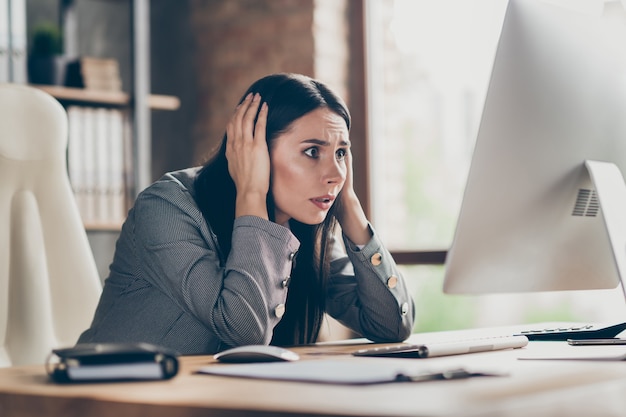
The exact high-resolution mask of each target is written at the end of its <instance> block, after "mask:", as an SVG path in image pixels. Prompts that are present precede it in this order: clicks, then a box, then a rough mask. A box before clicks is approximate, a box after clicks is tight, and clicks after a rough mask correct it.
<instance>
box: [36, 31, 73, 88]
mask: <svg viewBox="0 0 626 417" xmlns="http://www.w3.org/2000/svg"><path fill="white" fill-rule="evenodd" d="M28 80H29V82H30V83H32V84H52V85H62V84H63V83H64V81H65V57H64V56H63V39H62V35H61V30H60V29H59V28H58V27H57V26H56V25H54V24H51V23H42V24H40V25H38V26H36V27H35V28H34V29H33V36H32V46H31V49H30V54H29V57H28Z"/></svg>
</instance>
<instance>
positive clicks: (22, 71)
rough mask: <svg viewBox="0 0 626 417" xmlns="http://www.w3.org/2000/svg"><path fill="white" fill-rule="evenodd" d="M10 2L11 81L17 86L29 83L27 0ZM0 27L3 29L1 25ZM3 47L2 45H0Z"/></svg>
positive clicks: (9, 56) (12, 0) (10, 0)
mask: <svg viewBox="0 0 626 417" xmlns="http://www.w3.org/2000/svg"><path fill="white" fill-rule="evenodd" d="M1 1H8V4H9V7H8V10H7V11H8V13H7V16H8V19H9V23H10V24H9V25H8V27H9V30H10V33H9V34H8V38H9V45H8V46H9V55H8V58H9V81H10V82H12V83H17V84H26V83H27V78H28V77H27V71H26V58H27V57H26V0H0V3H1ZM0 27H2V26H1V25H0ZM0 46H1V45H0Z"/></svg>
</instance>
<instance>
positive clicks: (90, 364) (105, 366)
mask: <svg viewBox="0 0 626 417" xmlns="http://www.w3.org/2000/svg"><path fill="white" fill-rule="evenodd" d="M178 356H179V353H178V352H175V351H172V350H170V349H167V348H164V347H161V346H156V345H151V344H148V343H131V344H126V343H121V344H120V343H97V344H78V345H76V346H74V347H71V348H64V349H55V350H53V351H52V353H51V354H50V356H49V357H48V359H47V361H46V371H47V372H48V375H49V376H50V378H51V379H52V380H53V381H55V382H59V383H69V382H104V381H129V380H131V381H132V380H137V381H146V380H164V379H170V378H173V377H174V376H175V375H176V374H177V373H178Z"/></svg>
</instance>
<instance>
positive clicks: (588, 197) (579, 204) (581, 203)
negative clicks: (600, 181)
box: [572, 188, 600, 217]
mask: <svg viewBox="0 0 626 417" xmlns="http://www.w3.org/2000/svg"><path fill="white" fill-rule="evenodd" d="M599 209H600V203H599V202H598V195H597V194H596V190H589V189H586V188H581V189H580V190H578V197H576V203H575V204H574V210H573V211H572V216H585V217H595V216H597V215H598V210H599Z"/></svg>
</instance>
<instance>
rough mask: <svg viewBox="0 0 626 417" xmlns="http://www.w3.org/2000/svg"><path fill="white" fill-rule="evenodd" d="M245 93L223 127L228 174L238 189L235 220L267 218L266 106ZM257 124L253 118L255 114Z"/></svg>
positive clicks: (268, 178) (254, 96) (268, 175)
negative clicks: (224, 129) (251, 217)
mask: <svg viewBox="0 0 626 417" xmlns="http://www.w3.org/2000/svg"><path fill="white" fill-rule="evenodd" d="M260 104H261V96H260V95H259V94H258V93H257V94H254V95H253V94H252V93H250V94H248V95H247V96H246V98H245V99H244V100H243V101H242V102H241V104H240V105H239V106H237V108H236V109H235V113H234V114H233V116H232V118H231V119H230V121H229V122H228V125H227V126H226V159H227V160H228V172H229V173H230V176H231V177H232V179H233V181H234V183H235V187H236V189H237V199H236V203H235V204H236V206H235V217H240V216H258V217H261V218H264V219H268V218H269V217H268V213H267V206H266V198H267V193H268V192H269V183H270V156H269V151H268V149H267V142H266V140H265V127H266V124H267V103H263V105H261V110H260V111H259V105H260ZM257 111H258V117H257V121H256V125H255V123H254V119H255V117H256V115H257Z"/></svg>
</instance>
